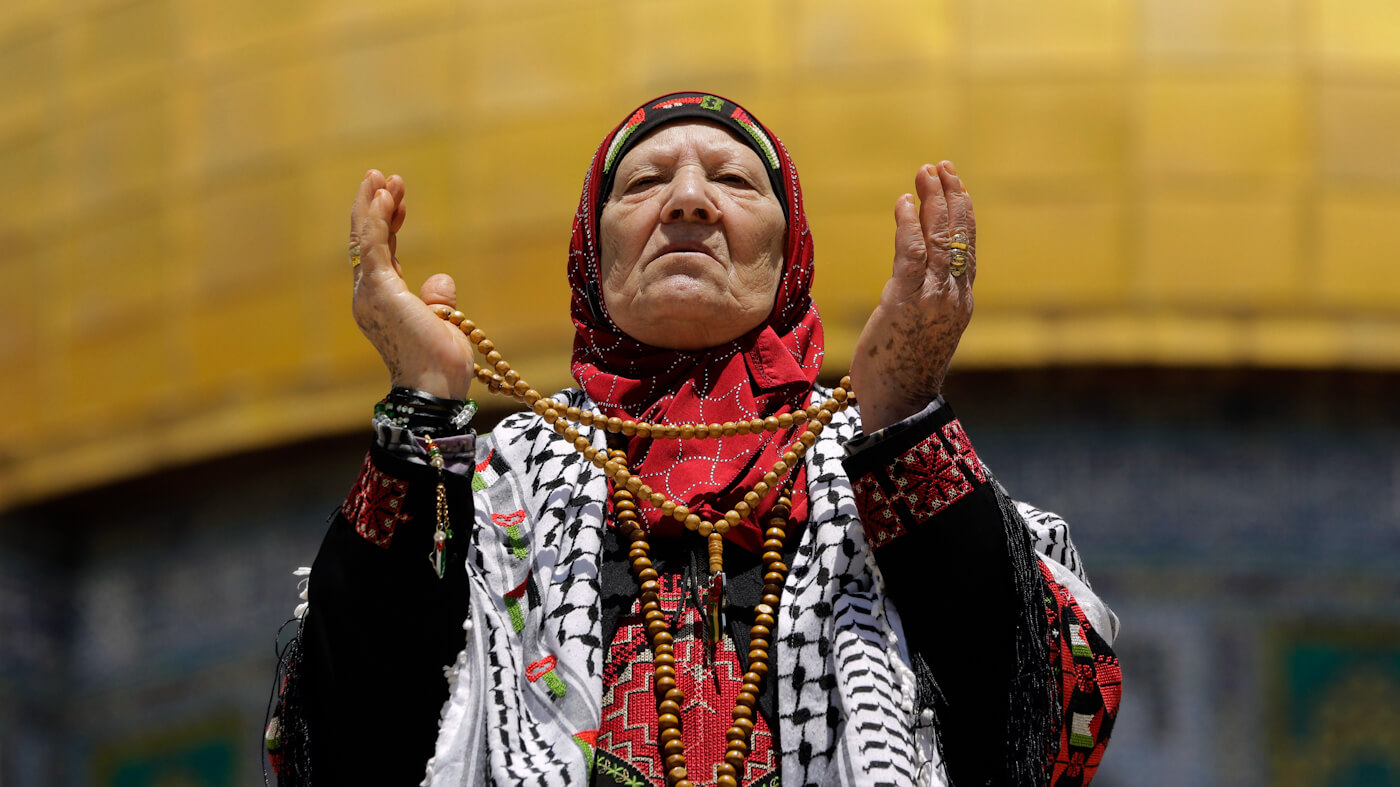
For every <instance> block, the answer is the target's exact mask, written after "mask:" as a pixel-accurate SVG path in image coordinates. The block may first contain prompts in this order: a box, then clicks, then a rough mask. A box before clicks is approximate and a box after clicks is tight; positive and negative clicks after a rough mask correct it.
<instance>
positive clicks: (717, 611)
mask: <svg viewBox="0 0 1400 787" xmlns="http://www.w3.org/2000/svg"><path fill="white" fill-rule="evenodd" d="M724 583H725V577H724V572H723V571H721V572H719V573H718V574H715V575H714V576H713V577H711V578H710V589H709V592H707V593H706V594H705V608H706V612H707V613H708V614H707V615H706V618H707V626H706V628H707V629H708V631H707V632H706V633H707V634H708V636H709V640H710V646H711V647H718V646H719V642H720V640H721V639H722V638H723V637H724V622H725V621H724V601H725V599H724Z"/></svg>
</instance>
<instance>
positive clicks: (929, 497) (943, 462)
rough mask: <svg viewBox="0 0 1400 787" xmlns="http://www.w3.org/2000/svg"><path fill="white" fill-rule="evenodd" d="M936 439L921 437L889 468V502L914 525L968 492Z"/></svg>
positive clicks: (962, 477) (958, 472) (952, 463)
mask: <svg viewBox="0 0 1400 787" xmlns="http://www.w3.org/2000/svg"><path fill="white" fill-rule="evenodd" d="M938 437H939V436H938V434H936V433H935V434H931V435H929V436H928V437H926V438H924V439H923V441H922V442H920V443H919V444H917V445H915V446H914V447H913V448H911V449H909V450H908V451H905V452H904V454H903V455H902V456H900V457H899V458H898V459H897V460H895V462H894V464H893V465H891V466H890V471H889V472H890V480H891V481H893V482H894V486H895V491H894V493H893V494H891V495H890V499H891V501H892V502H894V503H896V504H900V503H902V504H903V505H904V507H905V508H906V509H908V511H909V513H910V514H911V515H912V516H913V518H914V521H915V522H927V521H928V520H930V519H932V518H933V516H934V514H937V513H938V512H939V511H942V510H943V509H945V508H947V507H948V506H949V505H952V504H953V503H955V502H957V501H958V500H960V499H962V497H963V495H966V494H967V493H969V492H971V491H972V484H971V483H970V482H969V481H968V480H967V477H966V476H964V475H963V474H962V471H961V470H960V469H958V465H957V463H956V462H954V461H953V457H952V456H951V455H949V453H948V449H947V448H945V447H944V446H943V441H942V440H940V439H938Z"/></svg>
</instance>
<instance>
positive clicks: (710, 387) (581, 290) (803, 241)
mask: <svg viewBox="0 0 1400 787" xmlns="http://www.w3.org/2000/svg"><path fill="white" fill-rule="evenodd" d="M697 118H698V119H705V120H709V121H711V122H715V123H719V124H720V125H723V126H725V127H726V128H728V129H729V130H730V131H731V132H733V133H734V134H735V136H736V137H738V138H739V139H740V140H741V141H743V142H744V143H745V144H747V145H749V146H750V147H751V148H753V149H754V150H755V152H757V153H758V154H759V158H760V159H761V160H763V161H764V162H765V164H766V165H767V166H768V170H769V176H770V181H771V182H772V183H773V184H774V185H775V186H781V189H780V190H778V192H777V193H778V195H779V198H780V199H781V200H782V202H783V209H784V211H785V214H786V216H787V241H786V247H785V249H784V263H783V273H782V278H781V280H780V281H779V283H778V292H777V297H776V298H775V299H774V301H773V311H772V312H771V313H770V314H769V315H768V319H767V320H765V321H764V322H763V324H761V325H759V326H758V327H757V328H755V329H753V330H752V331H750V332H748V333H746V334H744V335H743V336H740V337H739V338H737V339H734V340H733V341H730V342H728V343H726V344H722V345H720V346H718V347H711V348H709V349H706V350H694V351H683V350H666V349H662V348H659V347H653V346H651V345H648V344H643V343H641V342H639V341H637V340H636V339H633V338H632V337H630V336H628V335H627V334H625V333H623V332H622V330H621V329H619V328H618V327H617V325H616V324H615V323H614V322H613V320H612V318H611V317H610V316H608V314H607V309H606V306H605V305H604V303H603V297H602V291H601V286H600V284H599V282H601V280H602V276H601V270H600V263H599V253H598V217H599V215H600V213H601V210H602V204H603V203H604V202H605V201H606V199H607V196H608V193H607V191H605V190H604V189H607V190H608V191H610V189H611V183H612V178H613V174H614V173H615V172H616V169H615V167H616V165H617V163H618V162H619V161H620V160H621V159H622V157H623V156H624V155H625V154H626V151H627V150H628V149H630V147H631V146H632V145H635V144H636V143H637V142H638V141H640V140H641V139H642V138H643V137H644V136H646V134H647V133H648V132H649V131H651V130H652V129H654V128H657V127H659V126H662V125H665V124H667V123H671V122H675V121H677V120H686V119H697ZM812 275H813V253H812V236H811V233H810V232H809V231H808V228H807V215H806V213H805V212H804V211H803V208H802V188H801V185H800V184H799V183H798V180H797V169H796V167H794V166H793V163H792V158H791V157H790V156H789V155H788V152H787V148H785V147H784V146H783V143H782V141H781V140H779V139H778V138H777V137H776V136H774V135H773V134H772V132H770V131H768V129H767V128H765V127H764V126H763V125H761V124H760V123H759V122H758V121H757V120H755V119H754V118H753V117H752V116H750V115H749V114H748V113H747V112H746V111H745V110H744V109H743V108H742V107H740V106H739V105H738V104H735V103H734V102H732V101H729V100H727V99H724V98H722V97H719V96H714V95H709V94H704V93H671V94H668V95H665V96H660V97H658V98H656V99H653V100H651V101H648V102H646V103H645V104H643V105H642V106H640V107H638V108H637V109H636V110H635V111H633V112H632V113H630V114H629V115H628V117H627V119H626V120H624V121H623V122H622V123H621V124H620V125H618V127H617V128H615V129H613V131H612V133H610V134H608V136H607V137H605V138H604V139H603V142H602V144H600V145H599V146H598V150H597V152H595V153H594V155H593V163H592V165H591V166H590V167H589V170H588V175H587V177H586V178H585V179H584V183H583V194H582V196H581V197H580V199H579V208H578V213H577V214H576V215H575V216H574V228H573V238H572V240H571V241H570V244H569V285H570V286H571V287H572V288H573V301H572V305H571V312H572V316H573V320H574V327H575V329H576V333H575V334H574V353H573V374H574V379H575V380H577V381H578V384H579V385H580V386H581V387H582V388H583V390H584V391H586V392H587V393H588V395H589V397H591V398H592V399H593V401H594V402H596V403H597V404H598V408H599V410H601V411H602V412H603V413H604V414H605V415H607V416H609V417H612V416H617V417H620V418H631V419H634V420H641V421H652V422H654V423H660V424H679V423H706V424H709V423H724V422H725V421H739V420H748V419H752V418H766V417H768V416H773V415H781V414H782V413H788V412H792V411H794V410H798V409H802V408H803V407H805V406H806V404H807V397H808V394H809V393H810V391H811V390H812V386H813V385H814V384H815V383H816V380H817V372H818V371H820V369H821V361H822V354H823V351H822V324H821V318H820V317H819V316H818V315H817V309H816V306H815V305H814V304H813V303H812V296H811V287H812ZM800 431H801V427H793V428H791V429H786V430H779V431H778V432H776V433H767V432H765V433H762V434H748V435H736V436H734V437H724V438H720V439H718V440H716V439H704V440H685V441H681V440H665V439H641V438H637V437H633V438H629V441H628V444H627V455H628V466H629V467H630V468H631V469H632V473H633V474H634V475H636V476H639V477H640V478H641V480H642V481H643V482H645V483H646V484H648V485H650V486H651V488H652V489H654V490H656V491H658V492H661V493H662V494H664V495H666V497H667V498H668V499H671V500H674V501H676V502H677V503H678V504H685V505H686V506H688V507H689V508H690V510H691V511H692V512H693V513H696V514H699V515H700V517H701V518H702V519H708V520H710V521H715V520H717V519H719V518H721V517H722V516H723V515H724V512H725V511H728V510H729V509H730V508H733V506H734V504H735V503H737V502H738V501H740V500H742V499H743V496H744V494H745V493H746V492H747V491H748V490H749V489H750V488H752V487H753V485H754V484H755V483H757V482H758V481H759V480H761V479H762V478H763V475H764V473H766V472H768V471H769V470H770V469H771V468H772V466H773V463H774V462H776V461H778V459H780V458H781V457H782V454H783V452H784V451H786V450H787V449H788V447H789V446H791V444H792V441H793V440H795V439H796V437H797V435H798V434H799V433H800ZM793 472H794V473H795V474H796V478H795V479H794V483H793V495H792V500H793V512H792V517H791V518H792V519H793V520H795V521H798V520H802V519H805V518H806V514H807V495H806V491H805V490H806V484H805V469H804V465H803V464H802V463H800V462H799V464H798V467H797V469H796V470H795V471H793ZM776 500H777V493H776V491H773V492H770V493H769V494H768V496H767V497H766V498H765V499H764V500H763V501H762V502H761V503H760V505H759V506H758V507H757V509H756V510H755V512H754V513H752V514H750V515H749V517H748V518H746V519H745V520H744V521H743V522H741V523H740V524H739V525H738V526H737V527H735V528H733V529H731V530H730V531H729V533H728V534H727V535H726V538H728V539H729V540H731V541H733V542H734V543H736V544H738V545H740V546H742V547H744V548H745V549H748V550H750V551H753V552H759V551H761V548H762V544H763V529H762V528H763V527H764V526H765V525H766V522H767V513H768V510H769V509H770V508H771V507H772V505H773V503H774V502H775V501H776ZM639 513H640V514H641V515H642V516H643V518H644V520H645V522H646V525H647V530H648V532H651V533H655V534H661V535H668V534H677V533H679V532H680V530H681V525H680V523H679V522H676V521H675V520H674V519H671V518H669V517H663V516H662V514H661V512H660V511H659V510H658V509H656V508H654V507H652V506H650V505H642V506H639Z"/></svg>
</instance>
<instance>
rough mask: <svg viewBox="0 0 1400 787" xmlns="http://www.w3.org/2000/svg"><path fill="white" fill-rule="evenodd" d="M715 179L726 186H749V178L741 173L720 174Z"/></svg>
mask: <svg viewBox="0 0 1400 787" xmlns="http://www.w3.org/2000/svg"><path fill="white" fill-rule="evenodd" d="M717 180H719V182H720V183H723V184H725V185H727V186H738V187H740V188H748V187H749V186H750V183H749V179H748V178H746V177H744V176H743V175H720V176H719V177H718V178H717Z"/></svg>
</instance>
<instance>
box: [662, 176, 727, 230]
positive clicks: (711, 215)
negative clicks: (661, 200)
mask: <svg viewBox="0 0 1400 787" xmlns="http://www.w3.org/2000/svg"><path fill="white" fill-rule="evenodd" d="M718 218H719V207H718V206H717V205H716V204H715V200H714V194H713V193H712V190H711V186H710V179H709V178H708V177H707V176H706V174H705V173H704V172H703V171H700V170H699V169H698V168H696V167H683V168H682V169H681V170H680V171H679V172H677V173H676V174H675V176H674V177H673V178H672V179H671V182H670V184H669V189H668V193H667V195H666V204H665V205H663V206H662V209H661V219H662V221H665V222H673V221H698V222H702V223H706V224H708V223H710V222H713V221H716V220H717V219H718Z"/></svg>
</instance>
